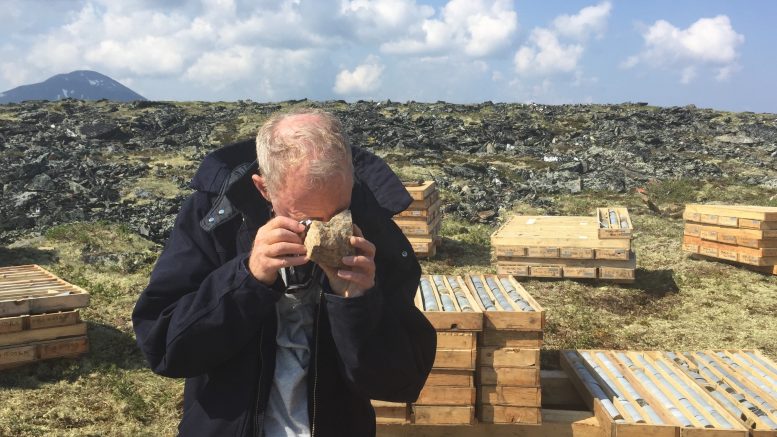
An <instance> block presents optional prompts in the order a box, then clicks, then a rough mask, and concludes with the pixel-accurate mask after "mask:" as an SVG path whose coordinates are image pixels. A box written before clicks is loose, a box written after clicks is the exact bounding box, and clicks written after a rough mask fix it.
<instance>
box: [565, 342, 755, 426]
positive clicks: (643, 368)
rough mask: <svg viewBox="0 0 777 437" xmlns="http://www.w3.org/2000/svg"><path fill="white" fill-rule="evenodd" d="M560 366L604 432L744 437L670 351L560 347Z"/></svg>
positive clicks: (738, 423) (735, 420)
mask: <svg viewBox="0 0 777 437" xmlns="http://www.w3.org/2000/svg"><path fill="white" fill-rule="evenodd" d="M561 363H562V367H563V368H564V369H565V371H566V372H567V374H568V375H569V376H570V379H571V380H572V382H573V384H574V385H575V387H576V388H577V389H578V390H579V392H580V394H581V396H582V397H583V399H584V401H585V402H586V403H587V404H588V405H589V407H590V408H592V409H593V412H594V415H595V416H596V417H597V418H598V419H599V421H600V424H601V425H602V427H603V428H604V430H605V435H606V436H667V437H669V436H672V437H675V436H678V435H679V436H688V437H691V436H714V437H718V436H720V437H725V436H742V437H744V436H747V435H748V429H747V428H746V427H745V426H744V425H743V424H742V423H741V421H740V420H739V419H738V418H737V417H736V416H734V415H732V414H731V413H730V412H729V411H727V410H726V409H725V408H723V406H722V405H721V404H719V403H718V402H717V401H716V400H715V398H713V397H712V396H711V395H710V394H709V393H708V391H707V390H706V389H705V388H704V387H702V386H700V385H698V384H697V383H696V382H694V379H693V378H691V377H689V374H687V373H686V372H685V371H684V370H683V369H682V368H681V367H680V366H678V365H676V364H675V362H674V361H673V360H672V359H671V355H670V354H669V353H664V352H621V351H597V350H593V351H563V352H562V360H561Z"/></svg>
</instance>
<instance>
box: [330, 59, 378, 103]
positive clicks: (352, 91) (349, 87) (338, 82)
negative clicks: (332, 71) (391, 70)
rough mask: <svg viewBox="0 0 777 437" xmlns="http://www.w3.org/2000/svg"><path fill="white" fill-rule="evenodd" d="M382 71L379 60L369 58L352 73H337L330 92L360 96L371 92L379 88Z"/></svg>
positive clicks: (342, 71)
mask: <svg viewBox="0 0 777 437" xmlns="http://www.w3.org/2000/svg"><path fill="white" fill-rule="evenodd" d="M384 69H385V67H384V66H383V65H382V64H381V63H380V59H378V58H377V57H375V56H370V57H369V58H368V59H367V61H366V62H365V63H364V64H361V65H359V66H358V67H356V68H355V69H354V70H353V71H348V70H341V71H340V72H339V73H337V77H336V78H335V85H334V88H332V90H333V91H334V92H335V93H337V94H340V95H361V94H366V93H370V92H373V91H375V90H377V89H378V88H379V87H380V84H381V75H382V74H383V70H384Z"/></svg>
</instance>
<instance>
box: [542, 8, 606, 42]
mask: <svg viewBox="0 0 777 437" xmlns="http://www.w3.org/2000/svg"><path fill="white" fill-rule="evenodd" d="M611 9H612V4H611V3H610V2H609V1H607V2H603V3H599V4H598V5H595V6H588V7H585V8H583V9H581V10H580V12H578V13H577V14H575V15H559V16H558V17H556V19H555V20H553V28H554V30H555V31H556V32H557V33H558V34H559V35H563V36H566V37H570V38H574V39H577V40H583V39H585V38H588V37H589V36H590V35H592V34H593V35H596V36H597V37H601V36H602V35H603V34H604V31H605V30H606V29H607V19H608V18H609V16H610V10H611Z"/></svg>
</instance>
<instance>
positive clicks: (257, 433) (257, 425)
mask: <svg viewBox="0 0 777 437" xmlns="http://www.w3.org/2000/svg"><path fill="white" fill-rule="evenodd" d="M264 331H265V328H262V333H261V334H259V362H260V363H261V364H262V370H260V371H259V385H258V387H257V390H256V408H255V410H254V437H262V430H263V428H264V419H262V421H261V422H260V421H259V402H260V400H261V398H262V381H263V379H264V374H265V373H267V372H265V371H264V348H263V347H262V346H263V343H264Z"/></svg>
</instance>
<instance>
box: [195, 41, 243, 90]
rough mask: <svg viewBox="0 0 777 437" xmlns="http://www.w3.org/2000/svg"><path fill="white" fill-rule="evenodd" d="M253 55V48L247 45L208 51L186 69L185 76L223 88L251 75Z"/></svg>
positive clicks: (215, 87)
mask: <svg viewBox="0 0 777 437" xmlns="http://www.w3.org/2000/svg"><path fill="white" fill-rule="evenodd" d="M253 56H254V54H253V50H252V49H251V48H250V47H245V46H238V47H234V48H231V49H228V50H224V51H215V52H207V53H204V54H203V55H202V56H200V57H199V58H198V59H197V61H195V62H194V64H193V65H192V66H191V67H189V68H188V69H187V70H186V73H185V74H184V77H186V78H187V79H191V80H194V81H195V82H199V83H201V84H207V85H211V86H212V87H213V88H214V89H217V90H218V89H223V88H224V87H225V86H227V85H229V84H231V83H233V82H235V81H238V80H241V79H246V78H248V77H250V75H251V73H252V71H253V69H254V65H253Z"/></svg>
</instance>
